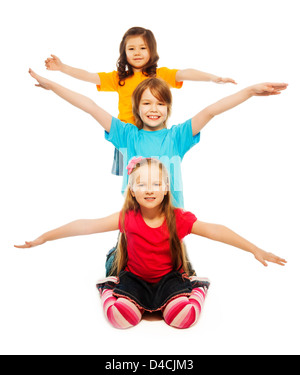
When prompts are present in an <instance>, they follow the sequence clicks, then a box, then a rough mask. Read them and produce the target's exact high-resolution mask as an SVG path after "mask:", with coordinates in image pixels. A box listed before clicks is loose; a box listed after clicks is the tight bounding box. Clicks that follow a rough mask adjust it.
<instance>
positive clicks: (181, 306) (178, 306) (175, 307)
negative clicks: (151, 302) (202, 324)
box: [163, 297, 200, 329]
mask: <svg viewBox="0 0 300 375" xmlns="http://www.w3.org/2000/svg"><path fill="white" fill-rule="evenodd" d="M199 315H200V311H199V309H198V308H197V307H196V306H195V305H194V304H193V303H191V302H190V301H189V299H188V298H186V297H181V298H178V299H175V300H173V301H171V302H170V303H169V304H168V305H167V306H166V309H165V311H164V313H163V316H164V319H165V322H166V323H167V324H168V325H170V326H171V327H174V328H179V329H185V328H189V327H191V326H192V325H194V324H195V323H196V322H197V321H198V319H199Z"/></svg>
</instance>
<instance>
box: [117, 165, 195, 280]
mask: <svg viewBox="0 0 300 375" xmlns="http://www.w3.org/2000/svg"><path fill="white" fill-rule="evenodd" d="M145 165H148V166H151V165H157V166H158V168H159V169H160V171H161V176H162V179H163V180H164V181H165V183H166V184H167V186H168V187H169V186H170V185H169V175H168V171H167V169H166V167H165V166H164V165H163V164H162V163H161V162H160V161H159V160H157V159H153V158H145V159H142V160H141V161H140V162H139V163H137V164H136V166H135V167H134V169H133V171H132V173H131V174H130V177H129V183H128V188H127V192H126V198H125V202H124V206H123V209H122V218H121V225H122V228H123V233H121V235H120V239H119V243H118V248H117V253H116V256H115V259H114V264H113V267H112V270H111V274H112V275H119V273H120V272H121V271H122V270H123V269H124V268H125V267H126V264H127V261H128V254H127V238H126V232H125V215H126V213H127V212H128V211H134V212H136V213H138V212H139V209H140V206H139V203H138V202H137V200H136V198H135V197H134V196H133V195H132V193H131V189H132V186H133V183H134V181H135V172H136V171H137V170H138V169H139V168H141V167H142V166H145ZM160 208H161V213H163V214H164V215H165V218H166V222H167V227H168V231H169V234H170V251H171V258H172V263H173V268H174V270H177V269H179V268H180V267H182V268H183V270H184V271H185V272H187V273H189V268H188V267H189V266H188V259H187V255H186V250H185V247H184V245H183V244H182V243H181V241H180V240H179V237H178V234H177V227H176V217H175V211H174V206H173V204H172V202H171V192H170V189H169V188H168V192H167V194H166V195H165V197H164V200H163V201H162V203H161V207H160Z"/></svg>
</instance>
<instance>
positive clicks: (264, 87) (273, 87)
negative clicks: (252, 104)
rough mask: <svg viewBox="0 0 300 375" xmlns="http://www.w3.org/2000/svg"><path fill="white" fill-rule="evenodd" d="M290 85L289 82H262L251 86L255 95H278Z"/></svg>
mask: <svg viewBox="0 0 300 375" xmlns="http://www.w3.org/2000/svg"><path fill="white" fill-rule="evenodd" d="M287 87H288V84H287V83H268V82H266V83H260V84H258V85H254V86H252V87H251V89H252V91H253V95H255V96H268V95H278V94H280V93H281V91H282V90H285V89H286V88H287Z"/></svg>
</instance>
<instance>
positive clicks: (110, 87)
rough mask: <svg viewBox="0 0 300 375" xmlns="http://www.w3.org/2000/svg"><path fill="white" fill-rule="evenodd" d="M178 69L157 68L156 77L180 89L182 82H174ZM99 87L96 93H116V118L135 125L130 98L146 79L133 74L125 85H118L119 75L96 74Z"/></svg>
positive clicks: (115, 73)
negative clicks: (117, 110)
mask: <svg viewBox="0 0 300 375" xmlns="http://www.w3.org/2000/svg"><path fill="white" fill-rule="evenodd" d="M177 71H178V69H168V68H158V69H156V77H157V78H161V79H163V80H164V81H166V82H167V83H168V84H169V85H170V86H171V87H172V88H177V89H180V88H181V87H182V84H183V82H176V79H175V77H176V73H177ZM98 75H99V77H100V81H101V85H97V90H98V91H116V92H117V93H118V94H119V115H118V118H119V119H120V120H121V121H123V122H126V123H131V124H135V119H134V116H133V114H132V104H131V96H132V94H133V91H134V90H135V88H136V87H137V86H138V85H139V83H141V82H142V81H144V80H145V79H147V78H148V77H147V76H145V75H144V74H143V73H142V72H137V73H134V75H133V76H131V77H129V78H126V80H125V85H124V86H120V85H119V75H118V72H117V71H113V72H111V73H98Z"/></svg>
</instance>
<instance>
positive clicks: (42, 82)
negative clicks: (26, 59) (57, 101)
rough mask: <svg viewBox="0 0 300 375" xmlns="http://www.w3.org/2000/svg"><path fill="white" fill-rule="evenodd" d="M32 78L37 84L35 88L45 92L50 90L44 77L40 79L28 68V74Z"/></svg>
mask: <svg viewBox="0 0 300 375" xmlns="http://www.w3.org/2000/svg"><path fill="white" fill-rule="evenodd" d="M28 73H29V74H30V75H31V77H32V78H34V79H36V80H37V81H38V84H36V85H35V86H37V87H42V88H43V89H45V90H50V87H49V83H50V81H49V80H48V79H46V78H44V77H41V76H39V75H38V74H36V73H35V72H34V71H33V70H32V69H30V68H29V72H28Z"/></svg>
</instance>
